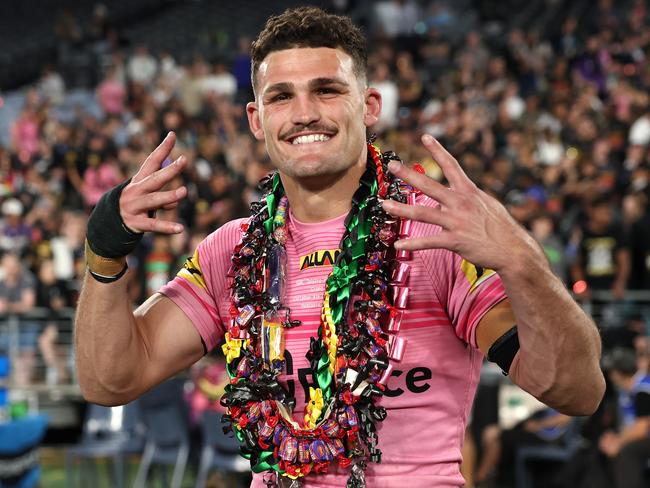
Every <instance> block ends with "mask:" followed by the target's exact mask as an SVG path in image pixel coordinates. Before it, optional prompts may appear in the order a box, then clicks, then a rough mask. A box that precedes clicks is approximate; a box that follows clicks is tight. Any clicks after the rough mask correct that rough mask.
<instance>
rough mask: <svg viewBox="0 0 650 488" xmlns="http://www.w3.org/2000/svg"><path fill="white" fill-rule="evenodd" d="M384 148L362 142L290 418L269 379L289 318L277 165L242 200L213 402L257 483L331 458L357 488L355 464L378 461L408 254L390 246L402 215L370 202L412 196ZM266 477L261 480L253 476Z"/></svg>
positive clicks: (301, 472)
mask: <svg viewBox="0 0 650 488" xmlns="http://www.w3.org/2000/svg"><path fill="white" fill-rule="evenodd" d="M391 159H395V160H397V161H399V158H398V157H397V156H396V155H395V154H394V153H384V154H380V152H379V150H378V149H377V147H376V146H374V145H373V144H371V143H369V144H368V165H367V167H366V171H365V172H364V174H363V176H362V177H361V180H360V184H359V188H358V190H357V191H356V192H355V194H354V196H353V198H352V208H351V210H350V213H349V214H348V216H347V218H346V220H345V232H344V235H343V237H342V239H341V244H340V248H341V253H340V254H339V256H338V258H337V260H336V263H335V265H334V268H333V270H332V272H331V274H330V275H329V277H328V278H327V281H326V291H325V295H324V299H323V306H322V311H321V317H320V326H319V328H318V337H317V338H311V340H310V348H309V351H308V353H307V359H308V360H309V362H310V366H311V370H312V374H313V378H314V380H315V382H316V388H313V387H310V391H309V402H308V403H307V406H306V408H305V415H304V419H303V422H302V423H298V422H296V421H294V420H293V419H292V417H291V412H292V411H293V409H294V407H295V403H296V402H295V398H292V397H290V396H289V394H288V392H287V391H286V389H285V388H284V387H283V386H282V385H281V384H280V382H279V381H278V377H279V376H280V375H281V374H282V372H283V371H284V367H285V362H284V329H286V328H290V327H295V326H297V325H299V321H295V320H291V318H290V313H289V310H288V308H286V307H285V306H284V305H283V301H284V293H285V291H284V290H285V277H284V275H285V270H286V261H287V256H286V250H285V243H286V240H287V229H286V215H287V210H288V201H287V198H286V196H285V195H284V189H283V188H282V184H281V182H280V177H279V175H278V174H277V173H275V174H273V175H271V176H269V177H267V178H266V179H265V180H263V181H262V183H261V188H262V190H263V191H264V192H265V195H264V197H263V198H262V201H260V202H254V203H253V204H251V212H252V214H253V215H252V217H251V219H250V220H249V221H248V223H247V224H243V225H242V233H243V236H242V240H241V242H240V243H239V244H238V245H237V246H236V247H235V249H234V252H233V257H232V267H231V269H230V272H229V277H230V279H231V299H232V301H231V308H230V314H231V323H230V326H229V328H228V332H227V333H226V343H225V344H224V345H223V351H224V354H225V355H226V360H227V370H228V374H229V376H230V384H229V385H227V386H226V388H225V393H224V396H223V398H222V404H223V405H224V406H225V407H226V408H227V413H226V415H224V422H225V423H227V424H230V425H229V427H226V428H225V429H226V430H229V428H231V429H232V430H233V432H234V434H235V436H236V437H237V439H238V440H239V441H240V442H241V444H242V447H241V451H242V455H243V456H244V457H246V458H247V459H249V460H250V462H251V467H252V469H253V471H254V472H258V473H259V472H264V471H269V472H271V473H275V476H273V477H270V478H268V479H269V485H273V484H275V483H276V481H275V479H276V477H277V483H278V484H279V485H280V486H295V487H298V486H301V483H300V479H301V478H302V477H304V476H305V475H307V474H309V473H310V472H316V473H324V472H327V470H328V468H329V466H330V464H331V463H334V462H337V463H338V465H339V466H340V467H342V468H349V469H350V476H349V479H348V483H347V486H348V488H361V487H364V486H365V479H364V470H365V467H366V462H367V460H370V461H373V462H380V461H381V451H380V450H379V449H378V447H377V442H378V439H377V433H376V426H375V424H376V422H380V421H382V420H384V419H385V417H386V410H385V409H384V408H383V407H381V406H379V405H377V399H378V398H379V397H380V396H381V395H382V394H383V392H384V389H385V384H386V381H387V380H388V378H389V377H390V374H391V372H392V365H391V364H390V362H389V360H395V361H399V360H400V359H401V357H402V355H403V352H404V347H405V345H406V344H405V340H404V339H403V338H400V337H399V336H398V333H399V329H400V324H401V320H402V315H403V313H404V308H405V306H406V301H407V296H408V288H407V287H406V286H405V284H406V280H407V278H408V270H409V265H408V264H407V263H406V262H405V261H408V260H409V259H410V253H409V252H408V251H396V250H395V249H394V248H393V243H394V241H395V240H396V239H397V238H398V237H400V236H401V237H404V236H406V235H407V234H408V231H409V228H410V224H411V221H409V220H400V219H396V218H392V217H390V216H389V215H387V214H386V213H385V212H384V211H383V208H382V206H381V203H380V199H384V198H391V199H394V200H398V201H401V202H405V201H409V203H414V200H415V196H416V192H415V191H414V190H413V189H412V188H410V187H408V186H406V185H405V184H404V183H402V182H401V181H399V180H397V179H395V178H394V177H393V176H392V175H391V174H390V173H387V171H386V166H387V164H388V162H389V161H390V160H391ZM265 479H266V478H265Z"/></svg>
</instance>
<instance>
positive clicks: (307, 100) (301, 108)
mask: <svg viewBox="0 0 650 488" xmlns="http://www.w3.org/2000/svg"><path fill="white" fill-rule="evenodd" d="M293 102H294V103H293V111H292V114H291V122H292V123H294V124H296V125H304V126H308V125H310V124H313V123H314V122H318V121H319V120H320V111H319V110H318V104H317V103H316V100H314V99H313V98H312V97H311V96H310V95H308V94H300V95H296V96H295V97H294V99H293Z"/></svg>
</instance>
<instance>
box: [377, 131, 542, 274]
mask: <svg viewBox="0 0 650 488" xmlns="http://www.w3.org/2000/svg"><path fill="white" fill-rule="evenodd" d="M422 143H423V144H424V146H425V147H426V148H427V149H428V150H429V152H430V153H431V155H432V156H433V158H434V159H435V161H436V163H438V165H439V166H440V168H441V170H442V171H443V173H444V175H445V177H446V178H447V181H448V182H449V185H450V186H449V187H446V186H444V185H442V184H441V183H439V182H437V181H435V180H433V179H432V178H429V177H428V176H426V175H423V174H420V173H418V172H417V171H414V170H412V169H410V168H408V167H407V166H405V165H403V164H399V163H396V162H391V163H390V164H389V166H388V170H389V171H390V172H391V173H393V174H394V175H395V176H397V177H399V178H401V179H402V180H404V181H405V182H406V183H408V184H410V185H412V186H414V187H415V188H417V189H419V190H420V191H422V193H424V194H426V195H428V196H429V197H431V198H433V199H434V200H436V201H437V202H438V203H439V204H440V206H439V207H425V206H422V205H407V204H403V203H399V202H395V201H393V200H386V201H385V202H384V203H383V205H384V210H386V212H388V213H390V214H391V215H396V216H400V217H404V218H408V219H413V220H418V221H420V222H426V223H429V224H435V225H438V226H440V227H441V231H440V232H439V233H437V234H432V235H428V236H422V237H414V238H409V239H402V240H399V241H397V242H396V243H395V247H396V248H397V249H410V250H415V249H435V248H445V249H449V250H450V251H454V252H456V253H458V254H459V255H461V256H462V257H463V258H465V259H466V260H468V261H470V262H471V263H473V264H475V265H478V266H481V267H485V268H490V269H493V270H495V271H499V270H502V269H504V268H505V267H507V266H509V265H511V264H513V263H514V262H515V260H516V259H517V258H519V257H524V256H527V255H528V256H529V255H530V254H531V253H533V254H535V255H537V256H536V257H537V258H539V257H541V258H542V259H545V258H544V255H543V252H542V250H541V249H540V247H539V246H538V245H537V243H536V242H535V241H534V239H533V238H532V237H531V236H530V235H529V234H528V232H526V230H525V229H524V228H523V227H521V226H520V225H519V224H518V223H517V222H516V221H515V220H514V219H513V218H512V217H511V216H510V214H509V213H508V211H507V210H506V208H505V207H504V206H503V205H502V204H501V203H499V201H497V200H496V199H495V198H493V197H491V196H490V195H488V194H487V193H485V192H484V191H482V190H480V189H479V188H478V187H477V186H476V185H475V184H474V182H473V181H472V180H471V179H470V178H469V177H468V176H467V174H465V172H464V171H463V169H462V168H461V166H460V164H458V161H456V159H455V158H454V157H453V156H451V154H449V153H448V152H447V151H446V150H445V148H444V147H442V145H441V144H440V143H439V142H438V141H437V140H435V139H434V138H433V137H431V136H430V135H428V134H425V135H424V136H423V137H422Z"/></svg>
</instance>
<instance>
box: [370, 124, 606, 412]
mask: <svg viewBox="0 0 650 488" xmlns="http://www.w3.org/2000/svg"><path fill="white" fill-rule="evenodd" d="M422 142H423V143H424V145H425V147H426V148H427V149H428V150H429V151H430V152H431V155H432V156H433V158H434V159H435V161H436V162H437V163H438V165H439V166H440V168H441V169H442V170H443V173H444V175H445V177H446V178H447V180H448V181H449V187H446V186H444V185H442V184H440V183H439V182H437V181H434V180H432V179H431V178H428V177H427V176H425V175H421V174H419V173H417V172H415V171H413V170H411V169H408V168H406V167H405V166H404V165H399V164H397V163H391V164H390V165H389V167H388V169H389V171H391V172H392V173H394V174H395V175H396V176H398V177H400V178H402V179H404V180H405V181H406V182H407V183H409V184H411V185H413V186H414V187H416V188H418V189H420V190H421V191H422V192H423V193H425V194H427V195H428V196H430V197H431V198H433V199H434V200H436V201H438V202H439V203H440V207H438V208H431V207H424V206H418V205H406V204H400V203H397V202H394V201H390V200H386V201H385V202H384V203H383V205H384V209H385V210H386V211H387V212H389V213H391V214H393V215H399V216H401V217H405V218H411V219H414V220H418V221H421V222H425V223H430V224H434V225H436V226H438V227H439V231H438V232H436V233H432V234H431V235H428V236H423V237H417V238H409V239H402V240H399V241H397V242H396V243H395V247H396V248H398V249H410V250H417V249H436V248H444V249H449V250H450V251H453V252H456V253H457V254H459V255H460V256H462V257H463V258H465V259H466V260H467V261H469V262H471V263H474V264H475V265H477V266H481V267H483V268H489V269H493V270H495V271H496V272H497V273H498V274H499V275H500V277H501V279H502V281H503V284H504V286H505V289H506V293H507V294H508V297H509V299H510V302H509V307H510V308H511V310H508V309H505V308H504V307H505V305H504V306H501V307H495V308H493V309H492V310H491V311H490V312H488V313H487V314H486V315H485V316H484V317H483V319H482V320H481V322H480V323H479V325H478V329H477V340H478V343H479V347H480V348H481V350H482V351H483V352H484V353H486V352H487V350H488V349H489V347H490V346H491V345H492V343H493V342H494V341H495V340H496V339H497V338H498V337H500V336H501V335H502V334H503V333H504V332H505V331H507V330H508V329H509V328H511V327H512V326H513V325H514V324H515V323H516V324H517V325H518V329H519V343H520V349H519V352H518V353H517V355H516V357H515V358H514V361H513V363H512V364H511V366H510V375H511V377H512V379H513V381H514V382H515V383H517V384H518V385H519V386H521V387H522V388H524V389H525V390H526V391H528V392H530V393H531V394H533V395H534V396H535V397H537V398H538V399H540V400H541V401H543V402H544V403H546V404H547V405H549V406H550V407H552V408H554V409H555V410H558V411H560V412H562V413H565V414H571V415H587V414H590V413H592V412H594V411H595V410H596V408H597V406H598V404H599V403H600V400H601V399H602V397H603V394H604V389H605V380H604V378H603V375H602V373H601V371H600V366H599V356H600V338H599V336H598V331H597V330H596V327H595V326H594V323H593V322H592V321H591V319H589V317H587V315H586V314H585V313H584V312H583V311H582V310H581V309H580V307H579V306H578V304H577V303H575V302H574V301H573V299H572V298H571V296H570V295H569V293H568V291H567V290H566V288H565V287H564V285H563V284H562V282H561V281H560V279H559V278H557V277H556V276H555V275H554V274H553V273H552V271H551V269H550V266H549V264H548V261H547V259H546V256H545V255H544V252H543V251H542V249H541V248H540V246H539V245H538V244H537V243H536V242H535V240H534V239H533V238H532V237H531V236H530V235H529V234H528V233H527V232H526V230H525V229H523V228H522V227H521V226H520V225H518V224H517V223H516V222H515V220H514V219H513V218H512V217H511V216H510V215H509V214H508V211H507V210H506V209H505V207H504V206H503V205H501V204H500V203H499V202H498V201H497V200H496V199H494V198H493V197H491V196H489V195H487V194H486V193H485V192H483V191H481V190H480V189H479V188H477V187H476V185H475V184H474V183H473V182H472V181H471V180H470V179H469V177H468V176H467V175H466V174H465V173H464V172H463V170H462V168H461V167H460V164H459V163H458V161H456V160H455V159H454V158H453V157H452V156H451V155H450V154H449V153H448V152H447V151H446V150H445V149H444V148H443V147H442V146H441V145H440V143H438V142H437V141H435V140H434V139H433V138H431V137H430V136H426V135H425V136H423V138H422Z"/></svg>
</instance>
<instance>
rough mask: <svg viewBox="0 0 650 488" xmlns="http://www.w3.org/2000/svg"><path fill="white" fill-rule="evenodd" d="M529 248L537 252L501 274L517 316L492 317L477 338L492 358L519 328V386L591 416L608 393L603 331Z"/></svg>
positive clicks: (499, 311) (513, 370)
mask: <svg viewBox="0 0 650 488" xmlns="http://www.w3.org/2000/svg"><path fill="white" fill-rule="evenodd" d="M529 245H530V250H532V251H537V252H525V253H521V257H519V259H517V258H515V256H512V258H513V259H511V260H510V265H509V266H506V267H504V268H503V269H501V270H500V271H499V276H500V277H501V279H502V281H503V284H504V287H505V289H506V293H507V294H508V297H509V305H510V307H511V311H508V310H507V309H506V310H504V309H503V307H501V308H495V309H493V310H492V311H490V312H489V313H488V314H486V316H485V317H484V318H483V320H481V322H480V323H479V325H478V328H477V332H476V334H477V340H478V343H479V348H480V349H481V350H482V351H483V352H484V353H487V351H488V350H489V348H490V346H491V345H492V343H493V342H494V340H496V339H497V338H498V337H499V336H500V335H501V334H503V333H504V332H505V331H506V330H508V329H509V328H510V327H512V325H513V324H517V326H518V332H519V344H520V349H519V352H518V353H517V355H516V356H515V359H514V361H513V362H512V365H511V366H510V371H509V374H510V377H511V378H512V380H513V382H514V383H516V384H517V385H519V386H520V387H522V388H523V389H524V390H526V391H528V392H529V393H531V394H532V395H533V396H535V397H536V398H538V399H539V400H540V401H542V402H544V403H545V404H547V405H549V406H550V407H552V408H554V409H556V410H558V411H560V412H562V413H565V414H569V415H588V414H591V413H593V412H594V411H595V410H596V408H597V407H598V404H599V403H600V400H601V398H602V395H603V393H604V390H605V381H604V378H603V375H602V373H601V371H600V367H599V357H600V337H599V335H598V331H597V329H596V327H595V325H594V323H593V321H592V320H591V319H590V318H589V317H588V316H587V315H586V314H585V313H584V312H583V311H582V309H581V308H580V307H579V306H578V304H577V303H576V302H575V301H574V300H573V299H572V298H571V296H570V295H569V293H568V291H567V290H566V288H565V287H564V285H563V284H562V282H561V281H560V279H559V278H557V277H556V276H555V275H554V274H553V273H552V271H551V270H550V268H549V266H548V263H547V260H546V258H545V257H544V255H543V253H542V251H541V249H539V248H538V246H537V244H536V243H535V242H532V238H531V242H529ZM504 306H505V305H504Z"/></svg>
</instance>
